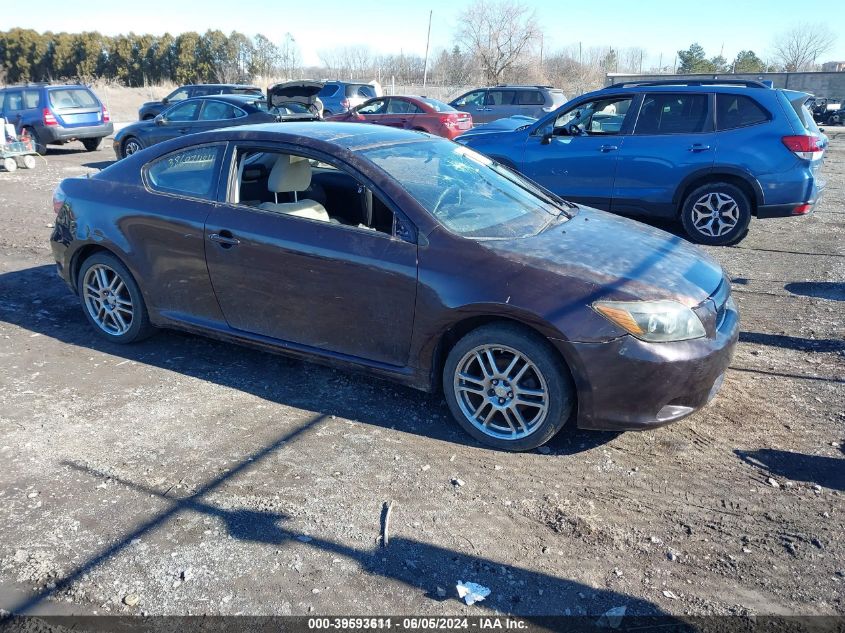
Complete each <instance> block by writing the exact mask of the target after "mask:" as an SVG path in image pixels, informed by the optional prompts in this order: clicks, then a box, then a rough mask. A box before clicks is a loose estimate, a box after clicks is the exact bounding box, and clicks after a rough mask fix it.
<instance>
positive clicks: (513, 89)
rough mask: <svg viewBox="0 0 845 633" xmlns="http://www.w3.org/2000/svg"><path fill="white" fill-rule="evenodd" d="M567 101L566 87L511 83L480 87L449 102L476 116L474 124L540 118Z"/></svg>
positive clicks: (473, 118)
mask: <svg viewBox="0 0 845 633" xmlns="http://www.w3.org/2000/svg"><path fill="white" fill-rule="evenodd" d="M564 103H566V95H564V94H563V90H560V89H558V88H552V87H551V86H516V85H514V86H510V85H499V86H495V87H493V88H478V89H477V90H470V91H469V92H466V93H464V94H462V95H461V96H460V97H458V98H457V99H455V100H453V101H451V102H450V103H449V105H450V106H452V107H453V108H455V109H456V110H460V111H461V112H468V113H469V114H471V115H472V120H473V123H476V124H478V123H489V122H490V121H496V120H497V119H504V118H506V117H511V116H515V115H522V116H530V117H534V118H535V119H539V118H540V117H543V116H545V115H547V114H548V113H549V112H551V111H553V110H556V109H557V108H558V106H562V105H563V104H564Z"/></svg>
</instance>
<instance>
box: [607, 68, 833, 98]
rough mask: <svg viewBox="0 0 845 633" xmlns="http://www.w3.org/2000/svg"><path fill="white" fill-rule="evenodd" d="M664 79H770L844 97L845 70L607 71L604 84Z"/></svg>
mask: <svg viewBox="0 0 845 633" xmlns="http://www.w3.org/2000/svg"><path fill="white" fill-rule="evenodd" d="M666 79H750V80H753V81H771V82H772V84H773V85H774V87H775V88H788V89H789V90H799V91H801V92H809V93H810V94H813V95H815V96H817V97H826V98H834V99H841V98H845V72H838V73H822V72H812V73H757V74H751V73H749V74H736V75H734V74H730V73H725V74H722V75H623V74H617V73H608V75H607V77H606V78H605V85H608V86H609V85H610V84H615V83H620V82H623V81H660V80H666Z"/></svg>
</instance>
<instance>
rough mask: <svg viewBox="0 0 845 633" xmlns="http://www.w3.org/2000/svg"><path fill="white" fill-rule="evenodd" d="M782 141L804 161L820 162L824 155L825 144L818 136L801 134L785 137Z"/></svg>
mask: <svg viewBox="0 0 845 633" xmlns="http://www.w3.org/2000/svg"><path fill="white" fill-rule="evenodd" d="M781 140H782V141H783V144H784V145H786V147H787V148H788V149H789V150H790V151H791V152H792V153H794V154H795V155H796V156H797V157H798V158H803V159H804V160H819V159H820V158H821V157H822V155H823V154H824V144H823V143H822V140H821V139H820V138H819V137H818V136H810V135H808V134H800V135H797V136H784V137H783V138H782V139H781Z"/></svg>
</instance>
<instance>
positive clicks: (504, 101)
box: [485, 90, 516, 106]
mask: <svg viewBox="0 0 845 633" xmlns="http://www.w3.org/2000/svg"><path fill="white" fill-rule="evenodd" d="M515 96H516V92H515V91H514V90H491V91H490V92H488V93H487V101H486V102H485V103H486V105H492V106H505V105H512V104H513V100H514V97H515Z"/></svg>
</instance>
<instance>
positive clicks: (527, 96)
mask: <svg viewBox="0 0 845 633" xmlns="http://www.w3.org/2000/svg"><path fill="white" fill-rule="evenodd" d="M516 102H517V104H518V105H545V103H546V100H545V99H544V98H543V93H541V92H540V91H539V90H520V91H519V92H517V93H516Z"/></svg>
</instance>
